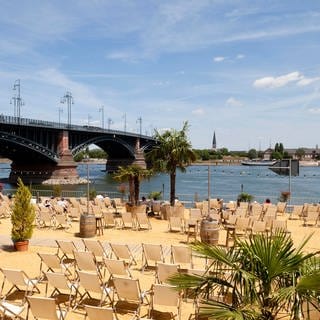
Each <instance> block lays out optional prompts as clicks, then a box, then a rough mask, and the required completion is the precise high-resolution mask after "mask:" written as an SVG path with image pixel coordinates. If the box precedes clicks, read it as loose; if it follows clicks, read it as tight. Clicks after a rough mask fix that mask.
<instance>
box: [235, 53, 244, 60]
mask: <svg viewBox="0 0 320 320" xmlns="http://www.w3.org/2000/svg"><path fill="white" fill-rule="evenodd" d="M245 57H246V56H245V55H244V54H241V53H239V54H237V57H236V58H237V59H244V58H245Z"/></svg>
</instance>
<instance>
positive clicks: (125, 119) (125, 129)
mask: <svg viewBox="0 0 320 320" xmlns="http://www.w3.org/2000/svg"><path fill="white" fill-rule="evenodd" d="M122 118H123V119H124V132H126V131H127V114H126V113H125V114H124V115H123V117H122Z"/></svg>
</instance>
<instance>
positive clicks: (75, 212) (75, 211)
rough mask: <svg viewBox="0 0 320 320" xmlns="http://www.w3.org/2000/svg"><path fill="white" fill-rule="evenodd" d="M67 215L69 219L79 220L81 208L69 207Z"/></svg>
mask: <svg viewBox="0 0 320 320" xmlns="http://www.w3.org/2000/svg"><path fill="white" fill-rule="evenodd" d="M68 216H69V217H70V219H71V221H79V220H80V216H81V209H80V205H79V207H76V208H74V207H70V208H69V209H68Z"/></svg>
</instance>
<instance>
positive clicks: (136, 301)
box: [113, 277, 149, 318]
mask: <svg viewBox="0 0 320 320" xmlns="http://www.w3.org/2000/svg"><path fill="white" fill-rule="evenodd" d="M113 285H114V291H113V292H114V293H115V295H116V296H117V299H115V298H114V297H113V308H114V310H115V311H116V313H121V312H124V311H125V312H127V313H133V315H134V316H135V317H137V318H139V317H140V311H141V306H142V305H143V304H144V303H146V304H149V300H148V298H147V293H148V292H147V291H142V290H141V287H140V282H139V279H131V278H124V277H114V278H113Z"/></svg>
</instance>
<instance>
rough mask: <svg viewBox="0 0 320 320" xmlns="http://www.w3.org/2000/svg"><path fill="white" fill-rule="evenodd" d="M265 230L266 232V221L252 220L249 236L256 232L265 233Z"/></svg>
mask: <svg viewBox="0 0 320 320" xmlns="http://www.w3.org/2000/svg"><path fill="white" fill-rule="evenodd" d="M266 232H267V226H266V221H260V220H256V221H254V222H253V225H252V228H251V236H254V235H257V234H265V233H266Z"/></svg>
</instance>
